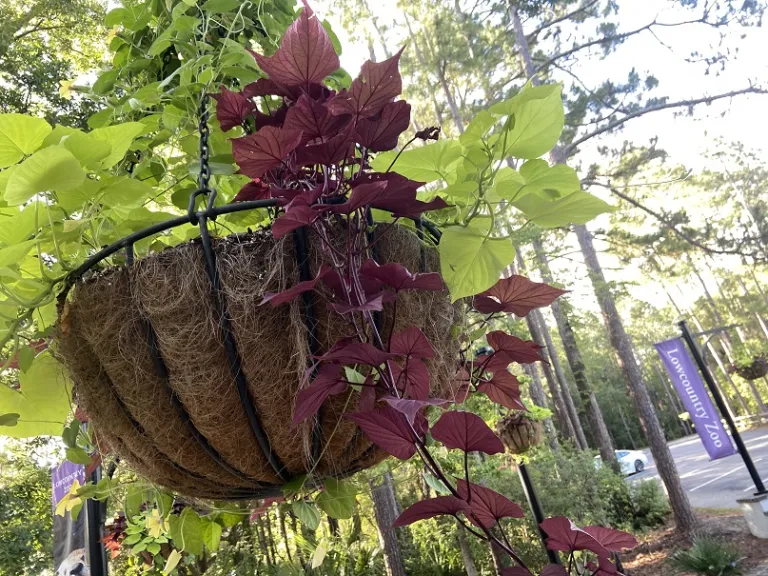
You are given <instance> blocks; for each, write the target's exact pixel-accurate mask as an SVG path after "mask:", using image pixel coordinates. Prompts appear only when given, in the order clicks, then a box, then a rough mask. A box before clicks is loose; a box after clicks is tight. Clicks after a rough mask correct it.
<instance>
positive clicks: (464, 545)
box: [456, 520, 478, 576]
mask: <svg viewBox="0 0 768 576" xmlns="http://www.w3.org/2000/svg"><path fill="white" fill-rule="evenodd" d="M456 539H457V540H458V541H459V550H461V558H462V560H464V569H465V570H466V571H467V576H478V574H477V568H476V567H475V561H474V559H473V558H472V551H471V550H470V549H469V542H468V541H467V531H466V530H465V529H464V525H463V524H462V523H461V522H459V521H458V520H456Z"/></svg>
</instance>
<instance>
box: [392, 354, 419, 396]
mask: <svg viewBox="0 0 768 576" xmlns="http://www.w3.org/2000/svg"><path fill="white" fill-rule="evenodd" d="M389 369H390V370H391V371H392V376H393V377H394V379H395V387H396V388H397V389H398V390H400V392H401V393H402V394H404V395H407V396H410V397H411V398H413V399H414V400H426V399H427V398H429V370H427V367H426V365H425V364H424V362H422V361H421V360H419V359H418V358H408V360H407V361H406V363H405V367H404V368H403V367H401V366H400V365H399V364H396V363H395V362H389Z"/></svg>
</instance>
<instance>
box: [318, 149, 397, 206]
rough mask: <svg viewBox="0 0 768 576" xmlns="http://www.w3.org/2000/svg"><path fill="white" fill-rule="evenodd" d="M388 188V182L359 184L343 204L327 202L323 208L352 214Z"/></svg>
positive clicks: (373, 200)
mask: <svg viewBox="0 0 768 576" xmlns="http://www.w3.org/2000/svg"><path fill="white" fill-rule="evenodd" d="M350 145H351V141H350ZM386 188H387V184H386V182H371V183H369V184H364V185H362V186H357V187H355V188H354V189H353V190H352V194H351V195H350V196H349V199H348V200H347V201H346V202H344V203H343V204H333V205H329V204H325V205H323V206H322V209H323V210H325V211H326V212H334V213H336V214H352V212H354V211H355V210H359V209H360V208H363V207H365V206H370V205H371V204H372V203H373V202H375V201H376V200H377V199H378V198H380V197H381V196H382V195H383V194H385V193H386Z"/></svg>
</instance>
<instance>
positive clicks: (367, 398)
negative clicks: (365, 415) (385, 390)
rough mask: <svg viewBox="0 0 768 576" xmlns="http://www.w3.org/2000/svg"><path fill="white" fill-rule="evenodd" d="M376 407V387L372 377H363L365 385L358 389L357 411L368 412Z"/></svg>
mask: <svg viewBox="0 0 768 576" xmlns="http://www.w3.org/2000/svg"><path fill="white" fill-rule="evenodd" d="M375 407H376V387H375V386H374V385H373V378H371V377H370V376H368V377H367V378H366V379H365V385H364V386H362V389H361V390H360V401H359V402H358V404H357V411H358V412H369V411H370V410H373V409H374V408H375Z"/></svg>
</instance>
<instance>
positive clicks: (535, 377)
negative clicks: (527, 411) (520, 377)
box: [523, 364, 560, 450]
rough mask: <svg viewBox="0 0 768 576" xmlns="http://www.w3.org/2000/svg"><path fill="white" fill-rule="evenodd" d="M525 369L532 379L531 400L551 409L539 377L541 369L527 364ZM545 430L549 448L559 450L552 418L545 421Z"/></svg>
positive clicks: (524, 366) (541, 406)
mask: <svg viewBox="0 0 768 576" xmlns="http://www.w3.org/2000/svg"><path fill="white" fill-rule="evenodd" d="M523 369H524V370H525V372H526V373H527V374H528V376H530V378H531V390H530V392H531V400H533V403H534V404H536V406H539V407H540V408H547V409H549V403H548V402H547V395H546V394H545V393H544V388H542V386H541V376H540V375H539V367H538V366H536V365H535V364H525V365H523ZM544 430H545V432H546V433H547V438H548V439H549V446H550V447H551V448H552V450H557V449H558V448H559V447H560V444H559V443H558V441H557V432H556V431H555V427H554V426H553V425H552V418H547V419H546V420H544Z"/></svg>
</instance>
